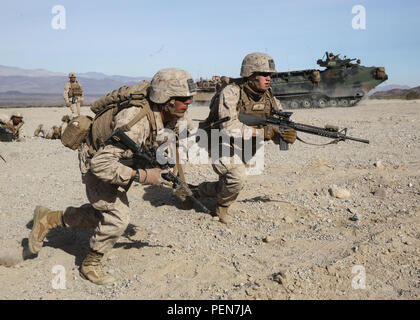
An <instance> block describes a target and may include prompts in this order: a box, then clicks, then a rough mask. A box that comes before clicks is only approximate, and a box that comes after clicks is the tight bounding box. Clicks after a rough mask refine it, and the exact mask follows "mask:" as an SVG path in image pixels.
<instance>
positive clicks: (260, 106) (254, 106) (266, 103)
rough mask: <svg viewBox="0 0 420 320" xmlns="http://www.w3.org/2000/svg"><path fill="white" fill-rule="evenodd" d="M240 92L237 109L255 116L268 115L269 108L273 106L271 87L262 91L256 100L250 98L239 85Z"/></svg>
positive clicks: (269, 112)
mask: <svg viewBox="0 0 420 320" xmlns="http://www.w3.org/2000/svg"><path fill="white" fill-rule="evenodd" d="M240 88H241V94H240V98H239V102H238V111H239V112H241V113H245V114H252V115H254V116H257V117H262V118H264V117H269V116H270V114H271V108H272V107H274V106H275V101H274V95H273V93H272V92H271V89H268V90H266V91H265V92H264V94H263V95H262V96H261V98H260V99H259V100H258V101H254V100H253V99H251V98H250V97H249V96H248V94H247V93H246V92H245V89H244V87H243V86H242V85H241V86H240Z"/></svg>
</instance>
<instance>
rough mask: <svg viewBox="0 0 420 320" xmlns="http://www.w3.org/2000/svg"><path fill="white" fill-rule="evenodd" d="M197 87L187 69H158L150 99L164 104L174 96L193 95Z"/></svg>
mask: <svg viewBox="0 0 420 320" xmlns="http://www.w3.org/2000/svg"><path fill="white" fill-rule="evenodd" d="M196 91H197V89H196V88H195V83H194V80H193V78H192V76H191V75H190V74H189V73H188V72H187V71H185V70H181V69H176V68H168V69H162V70H160V71H158V72H157V73H156V74H155V75H154V77H153V79H152V82H151V84H150V94H149V97H150V100H152V101H153V102H154V103H158V104H162V103H165V102H167V101H168V100H170V99H171V98H173V97H191V96H193V95H195V94H196Z"/></svg>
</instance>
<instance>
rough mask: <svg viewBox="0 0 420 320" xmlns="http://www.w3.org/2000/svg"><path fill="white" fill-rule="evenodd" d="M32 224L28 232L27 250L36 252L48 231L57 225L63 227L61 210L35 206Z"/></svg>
mask: <svg viewBox="0 0 420 320" xmlns="http://www.w3.org/2000/svg"><path fill="white" fill-rule="evenodd" d="M33 222H34V225H33V227H32V230H31V233H30V234H29V251H31V252H32V253H33V254H37V253H38V252H39V251H40V250H41V248H42V244H43V242H44V239H45V237H46V236H47V234H48V232H49V231H50V230H51V229H53V228H57V227H63V226H64V223H63V211H53V210H50V209H48V208H45V207H42V206H37V207H36V208H35V210H34V220H33Z"/></svg>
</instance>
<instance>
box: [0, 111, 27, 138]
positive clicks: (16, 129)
mask: <svg viewBox="0 0 420 320" xmlns="http://www.w3.org/2000/svg"><path fill="white" fill-rule="evenodd" d="M24 123H25V122H24V121H23V116H22V114H20V113H14V114H12V116H11V117H10V119H9V121H7V116H6V117H5V116H1V117H0V135H1V136H2V138H1V141H13V140H16V141H18V142H22V141H25V133H24V131H23V124H24Z"/></svg>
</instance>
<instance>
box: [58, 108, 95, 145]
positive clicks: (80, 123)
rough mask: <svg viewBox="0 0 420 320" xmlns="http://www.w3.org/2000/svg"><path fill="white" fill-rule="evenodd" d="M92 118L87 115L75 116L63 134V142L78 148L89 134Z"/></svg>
mask: <svg viewBox="0 0 420 320" xmlns="http://www.w3.org/2000/svg"><path fill="white" fill-rule="evenodd" d="M91 124H92V119H91V118H89V117H87V116H78V117H76V118H73V119H72V120H71V121H70V122H69V124H68V125H67V127H66V129H65V130H64V132H63V134H62V136H61V142H62V144H63V145H64V146H66V147H67V148H70V149H72V150H76V149H78V148H79V147H80V146H81V145H82V143H83V142H84V141H85V139H86V137H87V136H88V135H89V132H90V127H91Z"/></svg>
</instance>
